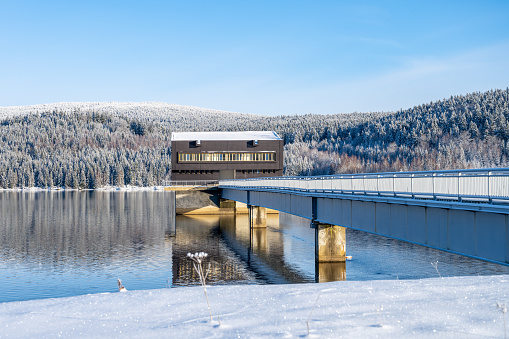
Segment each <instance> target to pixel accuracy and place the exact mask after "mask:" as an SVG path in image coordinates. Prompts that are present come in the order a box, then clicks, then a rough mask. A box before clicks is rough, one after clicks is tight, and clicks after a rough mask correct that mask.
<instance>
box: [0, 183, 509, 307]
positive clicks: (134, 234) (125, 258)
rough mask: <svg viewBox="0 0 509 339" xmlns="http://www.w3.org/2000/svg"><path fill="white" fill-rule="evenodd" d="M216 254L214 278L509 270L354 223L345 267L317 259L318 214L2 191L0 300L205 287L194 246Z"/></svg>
mask: <svg viewBox="0 0 509 339" xmlns="http://www.w3.org/2000/svg"><path fill="white" fill-rule="evenodd" d="M197 251H204V252H207V253H209V260H208V262H209V263H210V274H209V279H208V280H209V283H210V284H267V283H302V282H316V281H330V280H344V279H346V280H373V279H415V278H427V277H437V276H438V272H437V270H436V269H435V268H434V267H433V266H432V265H431V262H436V261H438V267H437V268H438V271H439V272H440V274H441V275H442V276H457V275H491V274H509V266H503V265H497V264H493V263H488V262H484V261H479V260H475V259H471V258H467V257H463V256H459V255H454V254H451V253H447V252H443V251H438V250H434V249H430V248H426V247H421V246H417V245H412V244H408V243H404V242H401V241H396V240H391V239H388V238H384V237H380V236H375V235H372V234H367V233H363V232H358V231H353V230H347V254H348V255H352V256H353V260H351V261H347V262H346V263H344V264H329V265H323V264H322V265H320V266H317V265H315V261H314V230H313V229H310V228H309V221H307V220H305V219H301V218H298V217H294V216H291V215H287V214H281V215H280V216H277V215H269V217H268V227H267V229H257V230H254V231H253V232H251V231H250V230H249V227H248V218H247V215H238V216H237V217H234V216H221V217H220V216H200V217H185V216H177V218H176V224H173V210H172V208H171V197H170V195H169V194H168V193H167V192H162V191H135V192H119V191H115V192H101V191H98V192H93V191H84V192H78V191H65V192H62V191H60V192H6V191H4V192H0V302H7V301H20V300H30V299H41V298H53V297H65V296H74V295H81V294H89V293H103V292H116V291H117V286H116V280H117V278H120V279H122V282H123V283H124V285H125V286H126V287H127V289H129V290H137V289H155V288H166V287H177V286H188V285H193V284H197V276H196V274H195V272H194V271H193V268H192V264H191V262H190V261H189V260H188V259H186V257H185V256H186V254H187V253H188V252H197Z"/></svg>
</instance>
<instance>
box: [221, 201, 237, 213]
mask: <svg viewBox="0 0 509 339" xmlns="http://www.w3.org/2000/svg"><path fill="white" fill-rule="evenodd" d="M236 204H237V202H236V201H235V200H228V199H223V198H221V200H220V201H219V212H220V214H228V213H235V206H236Z"/></svg>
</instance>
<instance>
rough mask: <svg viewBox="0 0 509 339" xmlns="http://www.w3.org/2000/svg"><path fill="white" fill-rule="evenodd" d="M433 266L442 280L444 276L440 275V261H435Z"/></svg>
mask: <svg viewBox="0 0 509 339" xmlns="http://www.w3.org/2000/svg"><path fill="white" fill-rule="evenodd" d="M431 266H433V267H434V268H435V270H437V273H438V276H439V277H440V278H442V275H441V274H440V272H438V260H437V261H434V262H432V263H431Z"/></svg>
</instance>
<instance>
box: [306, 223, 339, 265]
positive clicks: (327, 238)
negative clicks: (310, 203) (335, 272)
mask: <svg viewBox="0 0 509 339" xmlns="http://www.w3.org/2000/svg"><path fill="white" fill-rule="evenodd" d="M311 228H314V229H315V260H316V262H317V263H327V262H329V263H331V262H344V261H345V260H346V254H345V253H346V232H345V228H344V227H341V226H337V225H331V224H323V223H320V222H317V221H313V222H311Z"/></svg>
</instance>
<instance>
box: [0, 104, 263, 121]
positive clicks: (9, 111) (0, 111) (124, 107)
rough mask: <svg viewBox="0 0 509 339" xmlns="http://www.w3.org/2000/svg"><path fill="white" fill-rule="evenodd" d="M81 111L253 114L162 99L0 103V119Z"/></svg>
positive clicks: (153, 114) (138, 114) (137, 115)
mask: <svg viewBox="0 0 509 339" xmlns="http://www.w3.org/2000/svg"><path fill="white" fill-rule="evenodd" d="M52 111H57V112H66V113H72V112H84V111H93V112H96V113H107V114H113V115H122V116H129V117H131V118H152V119H167V118H169V117H178V116H185V115H193V116H200V115H203V116H211V115H212V116H221V115H234V116H239V117H240V116H255V115H252V114H243V113H234V112H226V111H219V110H214V109H208V108H199V107H193V106H183V105H175V104H168V103H164V102H58V103H52V104H41V105H30V106H10V107H0V119H2V118H5V117H13V116H18V115H25V114H31V113H44V112H52Z"/></svg>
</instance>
